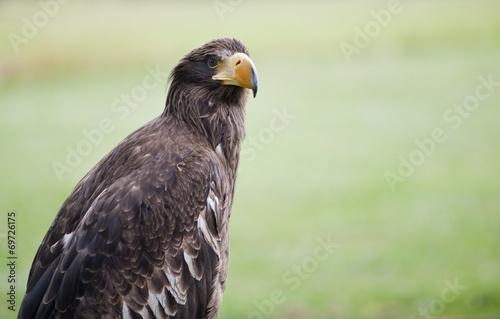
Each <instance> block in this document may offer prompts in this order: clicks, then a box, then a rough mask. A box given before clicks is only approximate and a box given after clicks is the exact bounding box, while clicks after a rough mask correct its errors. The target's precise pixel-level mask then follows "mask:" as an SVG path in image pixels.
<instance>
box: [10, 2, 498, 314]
mask: <svg viewBox="0 0 500 319" xmlns="http://www.w3.org/2000/svg"><path fill="white" fill-rule="evenodd" d="M233 3H236V2H233ZM401 4H402V6H403V7H404V10H403V12H402V13H400V14H398V15H395V16H393V17H392V21H391V22H390V24H389V25H388V26H387V27H386V28H383V29H382V31H381V32H380V34H379V35H378V36H376V37H374V38H373V39H372V40H371V42H370V44H369V45H368V46H367V47H366V48H364V49H362V52H361V53H360V54H358V55H354V56H352V62H351V63H347V62H346V60H345V59H344V56H343V54H342V52H341V50H340V49H339V44H340V43H341V42H343V41H346V42H349V43H351V44H352V41H353V40H352V39H353V37H354V34H355V33H354V28H355V27H360V28H364V26H365V25H366V23H367V22H369V21H370V20H372V16H371V15H370V11H372V10H375V11H379V10H381V9H385V8H386V7H387V2H383V1H365V2H362V1H359V2H354V3H349V2H342V1H338V2H330V3H329V2H326V1H325V2H308V3H303V2H298V1H296V2H279V1H278V2H273V3H269V2H263V1H258V2H247V1H241V2H240V3H239V4H237V5H236V6H235V7H234V10H232V11H228V12H226V13H225V15H224V19H223V20H221V19H220V18H219V16H218V15H217V12H216V11H215V9H214V6H213V2H211V1H204V2H202V1H198V2H194V3H190V4H187V3H183V2H178V1H175V2H173V1H172V2H159V1H150V2H146V3H143V2H133V1H126V2H118V1H111V2H104V1H93V2H83V1H74V2H70V3H68V4H67V5H64V6H61V7H60V10H59V13H58V14H57V15H56V16H55V17H54V18H51V19H50V21H49V23H48V24H47V26H45V27H43V28H41V29H40V30H39V33H38V34H37V36H36V37H34V38H33V39H30V40H29V42H28V43H27V44H26V45H21V46H20V48H19V49H20V50H19V51H20V52H19V53H15V52H14V50H13V49H12V47H11V45H10V43H9V40H8V37H7V34H8V33H9V32H15V33H19V32H20V30H21V28H22V24H23V22H22V17H27V18H30V17H32V16H33V14H35V13H36V12H38V11H39V10H40V7H39V5H38V4H37V3H36V2H21V1H4V2H1V3H0V33H1V34H4V36H3V37H1V38H0V72H1V73H0V84H1V86H0V109H1V112H2V116H1V117H0V130H1V135H0V141H1V145H2V156H1V157H0V163H1V165H0V173H1V175H0V176H1V177H2V183H0V203H1V209H2V211H4V213H5V214H6V213H7V211H8V210H15V211H16V212H17V215H18V220H17V230H18V233H17V250H16V253H17V255H18V265H17V267H18V268H17V302H18V305H19V304H20V302H21V299H22V296H23V293H24V290H25V283H26V280H27V275H28V272H29V267H30V265H31V262H32V259H33V256H34V254H35V252H36V249H37V248H38V245H39V243H40V241H41V239H42V237H43V236H44V234H45V232H46V230H47V228H48V226H49V225H50V223H51V222H52V220H53V218H54V216H55V214H56V212H57V210H58V209H59V207H60V205H61V204H62V202H63V201H64V199H65V198H66V197H67V196H68V194H69V192H70V191H71V189H72V188H73V187H74V185H75V184H76V183H77V182H78V180H79V179H80V178H81V177H82V176H83V175H84V174H85V173H86V172H87V171H88V170H89V169H90V168H91V167H92V166H93V165H95V163H96V162H97V161H98V160H99V159H100V158H102V156H104V155H105V154H106V153H107V152H109V150H110V149H111V148H112V147H114V146H115V145H116V144H117V143H118V142H119V141H120V140H121V139H123V138H124V137H125V136H126V135H127V134H128V133H130V132H131V131H133V130H134V129H136V128H137V127H139V126H140V125H142V124H144V123H145V122H147V121H148V120H150V119H152V118H153V117H155V116H157V115H158V114H159V113H160V112H161V111H162V109H163V104H164V97H165V89H164V86H163V85H160V86H159V87H158V88H157V89H155V90H154V91H151V92H149V94H148V96H147V98H146V99H145V100H144V101H142V102H141V103H140V104H139V106H138V107H137V108H135V109H131V110H130V116H128V117H126V118H124V119H120V118H119V117H118V114H117V113H115V112H113V111H112V109H111V104H112V102H113V101H114V100H115V99H116V98H120V96H121V95H122V94H129V93H130V91H131V90H132V89H133V88H134V87H135V86H137V85H140V84H141V81H142V78H143V77H144V76H145V75H146V74H147V72H146V71H145V68H146V67H147V66H150V67H153V68H154V67H155V66H156V65H159V66H160V68H161V69H162V70H164V71H169V70H170V69H171V68H172V66H173V65H174V64H175V63H176V62H177V61H178V60H179V59H180V58H181V57H182V56H183V55H184V54H185V53H187V52H188V51H189V50H191V49H193V48H195V47H197V46H199V45H201V44H203V43H205V42H206V41H208V40H210V39H212V38H217V37H221V36H234V37H238V38H241V39H242V40H243V41H244V42H245V43H246V44H247V46H248V47H249V49H250V51H251V54H252V59H253V60H254V62H255V63H256V65H257V68H258V71H259V82H260V83H259V84H260V85H259V86H260V87H259V95H258V96H257V98H256V99H252V100H251V101H249V103H248V107H247V137H249V138H251V137H253V138H255V139H257V140H258V141H260V144H261V148H262V149H261V150H258V152H256V153H255V154H256V155H255V157H254V158H249V157H248V156H247V157H245V156H244V157H243V158H242V163H241V166H240V175H239V179H238V185H237V190H236V199H235V203H234V207H233V214H232V220H231V263H230V264H231V266H230V273H229V280H228V285H227V289H226V293H225V294H224V302H223V304H222V308H221V311H220V316H219V317H220V318H242V319H243V318H260V317H259V316H261V317H269V318H334V317H338V318H411V316H412V315H413V314H414V313H415V312H416V311H417V309H418V307H429V305H432V304H433V302H434V304H435V302H436V300H438V301H439V300H440V299H441V293H442V291H443V289H445V288H446V284H445V280H448V281H451V282H453V281H454V279H455V278H457V281H458V282H459V283H460V284H461V285H465V286H467V288H466V289H465V290H463V291H462V293H461V294H460V295H459V296H458V297H457V298H456V299H455V300H454V301H453V302H450V303H446V304H445V307H444V309H443V311H442V313H437V312H434V313H432V312H431V314H433V315H435V316H442V317H448V318H457V317H476V318H479V317H481V318H485V317H498V316H500V295H499V293H498V291H499V290H500V265H499V264H500V246H499V245H498V242H499V239H500V236H499V234H498V229H499V227H500V214H499V208H500V199H499V197H498V185H499V184H498V180H499V178H500V171H499V170H498V159H499V158H500V148H499V147H498V140H499V139H500V126H499V125H498V123H499V122H498V120H499V117H500V110H499V109H498V106H499V104H500V92H499V91H495V92H493V94H492V95H491V97H490V98H488V99H486V100H484V101H481V103H480V106H479V108H478V109H477V110H476V111H474V112H472V113H471V114H470V117H468V118H465V119H463V123H462V125H461V126H460V127H459V128H458V129H456V130H453V129H452V128H451V126H450V124H449V123H446V122H444V120H443V114H444V112H445V111H446V110H448V109H450V108H452V107H453V105H454V104H455V103H460V102H462V101H463V100H464V99H465V98H466V97H467V96H469V95H471V94H474V90H475V88H476V86H477V85H478V83H479V82H478V79H477V78H478V76H481V75H482V76H485V77H487V76H488V75H489V74H491V75H492V76H493V79H495V80H497V81H500V63H499V56H500V19H499V18H500V16H499V12H500V11H499V9H500V3H499V2H497V1H453V2H451V1H434V2H430V1H414V2H411V3H410V2H403V1H402V2H401ZM497 90H498V88H497ZM284 108H285V109H286V110H287V112H288V113H290V114H293V115H294V116H295V117H294V118H293V119H290V123H289V124H288V125H286V126H285V128H284V129H283V130H282V131H280V132H274V135H273V138H272V139H271V141H270V142H269V143H267V144H265V143H263V142H262V139H260V140H259V136H263V135H262V134H263V133H262V132H263V130H266V129H267V128H269V125H270V124H269V123H270V121H271V120H272V119H273V118H274V117H276V115H275V114H276V113H275V112H276V111H283V109H284ZM104 118H107V119H110V120H111V121H112V122H113V123H114V124H115V127H116V128H115V129H114V130H113V132H111V133H109V134H106V135H105V136H104V140H103V143H101V144H99V145H97V146H95V147H94V148H93V149H92V152H91V153H90V154H89V155H88V156H84V157H83V159H82V163H81V164H80V165H79V166H77V167H76V168H75V169H74V170H73V171H72V172H71V173H68V174H65V175H64V177H63V179H62V181H59V180H58V179H57V177H56V175H55V173H54V171H53V169H52V163H53V162H54V161H58V162H63V163H64V161H65V156H66V154H67V151H66V147H67V146H70V147H73V148H74V147H76V145H77V144H78V143H79V142H80V141H82V140H84V139H85V137H84V135H83V134H82V130H84V129H85V130H91V129H93V128H96V127H97V126H98V124H99V122H100V121H101V120H102V119H104ZM435 128H442V129H443V130H444V131H445V133H446V134H447V137H448V138H447V140H446V141H445V142H444V143H442V144H439V145H437V147H436V151H435V153H434V154H432V155H431V156H429V157H427V158H426V159H425V163H424V164H422V165H421V166H419V167H417V168H416V171H415V173H414V174H413V175H411V176H409V177H408V178H407V179H406V180H405V182H404V183H402V184H398V185H396V191H395V192H391V190H390V188H389V187H388V185H387V183H386V181H385V178H384V173H385V172H386V171H392V172H395V173H396V172H397V167H398V165H399V160H398V156H400V155H402V156H404V157H406V158H407V157H408V154H410V152H412V151H413V150H415V149H416V146H415V143H414V140H415V139H424V138H429V137H430V136H431V132H432V131H433V130H434V129H435ZM259 134H260V135H259ZM251 147H252V146H251V144H249V143H247V144H246V145H245V149H246V150H249V149H250V148H251ZM5 218H6V217H5ZM1 233H2V234H4V230H2V232H1ZM328 236H330V238H331V239H332V241H334V242H336V243H338V244H339V247H338V248H337V249H336V250H335V252H334V253H333V254H331V255H329V257H328V259H327V260H325V261H323V262H318V263H317V268H316V269H315V270H314V271H312V272H311V273H307V278H304V279H302V280H300V286H299V287H298V288H297V289H296V290H293V289H292V285H291V284H290V283H289V282H286V281H284V280H283V278H282V276H283V275H284V274H286V273H287V272H288V271H293V270H294V269H296V267H299V266H302V265H303V263H304V262H306V261H307V260H310V257H312V256H314V250H315V248H316V247H317V245H318V244H317V242H316V240H317V238H327V237H328ZM1 239H2V247H1V249H2V252H3V254H2V255H3V256H5V255H6V250H5V249H6V248H5V246H6V245H5V244H4V242H5V236H2V237H1ZM2 264H4V261H2ZM0 274H1V275H2V276H1V277H0V280H1V282H6V274H7V269H6V267H0ZM276 290H279V291H281V292H282V293H283V296H284V300H282V301H283V302H282V303H279V304H275V305H273V306H272V308H273V309H272V311H271V310H269V309H270V308H268V309H265V307H264V306H262V305H265V304H267V303H266V301H269V300H270V298H271V297H270V296H271V294H272V292H273V291H276ZM4 296H5V295H4ZM429 302H430V304H429ZM4 303H5V300H4V298H1V305H0V317H2V318H11V317H12V318H13V317H14V316H13V314H12V313H11V312H10V311H8V310H7V309H6V308H7V306H6V305H4ZM259 305H260V307H264V310H259ZM436 309H437V308H436Z"/></svg>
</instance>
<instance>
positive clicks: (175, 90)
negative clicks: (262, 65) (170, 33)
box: [166, 38, 257, 115]
mask: <svg viewBox="0 0 500 319" xmlns="http://www.w3.org/2000/svg"><path fill="white" fill-rule="evenodd" d="M170 82H171V84H170V89H169V93H168V96H167V103H166V104H167V105H166V106H167V109H168V108H172V109H175V108H186V107H189V106H190V105H191V106H192V105H197V107H198V108H201V109H200V110H198V111H199V112H200V115H203V113H205V111H207V112H209V111H210V110H209V108H210V107H209V105H210V106H212V105H215V106H220V105H227V106H238V105H240V106H244V105H245V102H246V96H247V94H246V93H247V89H250V90H252V91H253V95H254V97H255V95H256V94H257V70H256V68H255V65H254V63H253V62H252V60H251V59H250V57H249V53H248V50H247V48H246V47H245V45H244V44H243V42H241V41H240V40H238V39H230V38H221V39H215V40H212V41H210V42H208V43H206V44H204V45H203V46H201V47H199V48H197V49H194V50H193V51H191V52H190V53H188V54H187V55H186V56H185V57H184V58H183V59H181V60H180V61H179V63H178V64H177V65H176V66H175V67H174V69H173V70H172V72H171V74H170ZM176 104H182V105H176ZM187 104H189V105H187ZM179 111H180V110H179ZM184 111H185V110H184ZM193 111H196V110H193Z"/></svg>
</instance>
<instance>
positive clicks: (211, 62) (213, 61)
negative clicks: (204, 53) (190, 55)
mask: <svg viewBox="0 0 500 319" xmlns="http://www.w3.org/2000/svg"><path fill="white" fill-rule="evenodd" d="M207 64H208V67H209V68H211V69H214V68H216V67H217V66H218V65H219V61H217V60H216V59H214V58H210V59H208V61H207Z"/></svg>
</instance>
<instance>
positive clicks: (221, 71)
mask: <svg viewBox="0 0 500 319" xmlns="http://www.w3.org/2000/svg"><path fill="white" fill-rule="evenodd" d="M212 79H214V80H219V81H222V85H236V86H240V87H243V88H247V89H251V90H252V91H253V96H254V97H255V95H257V69H256V68H255V64H253V61H252V60H250V58H249V57H248V55H246V54H245V53H235V54H234V55H233V56H230V57H225V58H222V59H221V60H220V63H219V65H218V67H217V74H215V75H214V76H212Z"/></svg>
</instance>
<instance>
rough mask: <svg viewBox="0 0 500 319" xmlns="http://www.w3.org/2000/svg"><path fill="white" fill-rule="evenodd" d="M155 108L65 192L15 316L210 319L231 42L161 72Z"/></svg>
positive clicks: (253, 78)
mask: <svg viewBox="0 0 500 319" xmlns="http://www.w3.org/2000/svg"><path fill="white" fill-rule="evenodd" d="M170 81H171V84H170V88H169V91H168V95H167V101H166V106H165V111H164V112H163V114H162V115H161V116H159V117H158V118H156V119H154V120H153V121H151V122H149V123H148V124H146V125H144V126H143V127H141V128H139V129H138V130H137V131H135V132H133V133H132V134H130V135H129V136H128V137H127V138H126V139H124V140H123V141H122V142H121V143H120V144H118V145H117V146H116V147H115V148H114V149H113V150H112V151H111V152H110V153H109V154H108V155H107V156H106V157H104V158H103V159H102V160H101V161H100V162H99V163H98V164H97V165H96V166H95V167H94V168H93V169H92V170H91V171H90V172H89V173H88V174H87V175H86V176H85V177H84V178H83V179H82V180H81V181H80V182H79V183H78V184H77V185H76V187H75V188H74V190H73V191H72V193H71V194H70V195H69V197H68V198H67V199H66V201H65V202H64V204H63V205H62V207H61V209H60V210H59V212H58V214H57V216H56V217H55V220H54V222H53V223H52V225H51V226H50V229H49V230H48V232H47V234H46V235H45V237H44V239H43V241H42V243H41V245H40V248H39V249H38V252H37V254H36V256H35V259H34V261H33V265H32V267H31V271H30V274H29V279H28V284H27V290H26V295H25V297H24V299H23V302H22V304H21V307H20V312H19V316H18V318H215V317H216V316H217V311H218V308H219V306H220V303H221V301H222V293H223V291H224V288H225V283H226V278H227V269H228V258H229V237H228V225H229V217H230V214H231V205H232V202H233V194H234V186H235V180H236V175H237V167H238V162H239V152H240V146H241V143H242V140H243V138H244V135H245V129H244V106H245V103H246V98H247V95H248V90H247V88H250V89H252V90H253V91H254V94H255V93H256V90H257V74H256V71H255V66H254V65H253V62H252V61H251V60H250V58H248V52H247V50H246V48H245V46H244V45H243V43H242V42H240V41H239V40H236V39H227V38H224V39H218V40H213V41H211V42H209V43H207V44H205V45H204V46H202V47H200V48H198V49H195V50H193V51H192V52H190V53H189V54H188V55H186V56H185V57H184V58H183V59H182V60H181V61H180V62H179V63H178V65H177V66H176V67H175V68H174V69H173V70H172V73H171V76H170Z"/></svg>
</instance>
